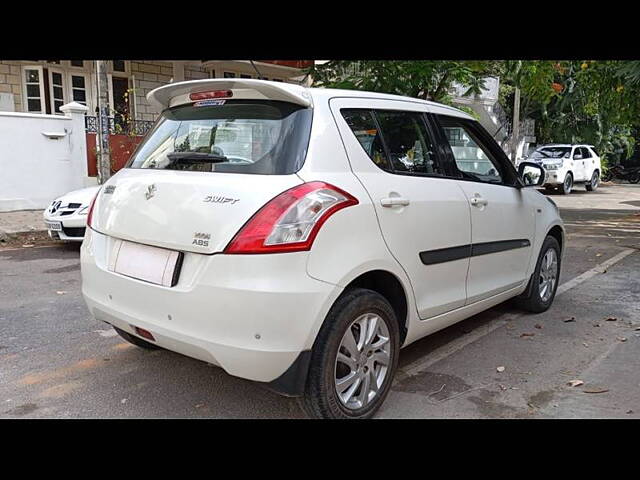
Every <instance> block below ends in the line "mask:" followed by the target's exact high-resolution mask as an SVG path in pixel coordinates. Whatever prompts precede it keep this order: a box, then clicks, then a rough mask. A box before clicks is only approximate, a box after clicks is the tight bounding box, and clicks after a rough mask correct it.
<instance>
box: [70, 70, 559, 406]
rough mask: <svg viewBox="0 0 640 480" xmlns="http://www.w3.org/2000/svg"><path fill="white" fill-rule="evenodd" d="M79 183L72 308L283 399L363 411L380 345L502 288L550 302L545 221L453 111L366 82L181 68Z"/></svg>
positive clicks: (382, 357)
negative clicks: (128, 153) (127, 150)
mask: <svg viewBox="0 0 640 480" xmlns="http://www.w3.org/2000/svg"><path fill="white" fill-rule="evenodd" d="M148 98H149V100H150V101H151V102H153V103H155V104H156V105H157V106H158V108H159V110H161V111H162V114H161V116H160V119H159V120H158V122H157V123H156V125H155V127H154V128H153V130H152V131H151V132H150V133H149V134H148V136H147V138H146V139H145V141H144V142H143V143H142V144H141V145H140V147H139V148H138V149H137V151H136V152H135V153H134V155H133V156H132V158H131V160H130V161H129V163H128V164H127V168H124V169H123V170H121V171H119V172H118V173H117V174H116V175H115V176H114V177H112V178H111V179H110V180H109V181H108V182H107V183H106V184H105V185H104V186H103V187H102V190H101V191H100V192H99V193H98V195H97V196H96V198H95V200H94V203H93V204H92V208H91V211H90V213H89V220H88V224H89V226H90V228H89V229H87V234H86V237H85V240H84V243H83V245H82V250H81V251H82V254H81V265H82V292H83V295H84V298H85V300H86V302H87V304H88V306H89V309H90V311H91V314H92V315H93V316H94V317H95V318H96V319H98V320H101V321H104V322H107V323H109V324H111V325H113V327H115V328H116V330H117V331H118V333H119V334H120V335H121V336H122V337H123V338H125V339H126V340H128V341H129V342H131V343H134V344H136V345H138V346H140V347H144V348H158V347H162V348H166V349H169V350H172V351H175V352H179V353H182V354H184V355H188V356H190V357H194V358H197V359H200V360H203V361H205V362H209V363H211V364H215V365H218V366H220V367H222V368H223V369H224V370H225V371H226V372H228V373H229V374H231V375H236V376H238V377H242V378H246V379H250V380H254V381H257V382H263V383H264V384H266V385H267V386H268V387H269V388H271V389H273V390H275V391H277V392H280V393H282V394H284V395H288V396H297V397H301V403H302V405H303V407H304V409H305V410H306V411H307V413H308V414H309V415H311V416H317V417H325V418H363V417H370V416H371V415H373V414H374V412H375V411H376V410H377V409H378V408H379V407H380V404H381V403H382V402H383V400H384V398H385V397H386V395H387V393H388V392H389V389H390V386H391V382H392V378H393V375H394V372H395V370H396V368H397V365H398V353H399V349H400V348H401V347H403V346H406V345H408V344H410V343H411V342H414V341H416V340H418V339H420V338H422V337H424V336H426V335H429V334H430V333H433V332H435V331H437V330H440V329H442V328H444V327H446V326H448V325H451V324H453V323H455V322H458V321H460V320H463V319H465V318H467V317H470V316H472V315H474V314H476V313H478V312H480V311H482V310H485V309H487V308H489V307H491V306H493V305H496V304H498V303H500V302H503V301H505V300H507V299H510V298H512V297H518V298H519V302H520V303H521V304H522V305H523V306H524V307H525V308H527V309H528V310H530V311H533V312H541V311H544V310H546V309H547V308H549V306H550V305H551V303H552V301H553V298H554V295H555V290H556V288H557V285H558V276H559V272H560V263H561V253H562V250H563V245H564V227H563V224H562V221H561V219H560V217H559V215H558V209H557V208H556V206H555V204H553V202H552V201H550V200H548V199H547V198H546V197H545V196H543V195H541V194H540V193H539V192H538V191H537V190H536V189H535V188H525V187H526V186H529V185H528V184H530V185H531V186H535V185H538V184H540V183H541V182H542V181H543V178H544V172H543V169H542V168H541V167H540V166H538V165H535V164H531V163H523V164H521V165H520V174H518V172H516V170H515V169H514V168H513V166H512V165H511V164H510V162H509V160H508V159H507V157H506V156H505V155H504V153H503V152H502V150H501V149H500V147H499V146H498V145H497V144H496V143H495V142H494V141H493V140H492V138H491V136H490V135H489V134H487V133H486V132H485V131H484V130H483V129H482V128H481V127H480V125H479V124H478V123H477V122H476V121H474V120H473V119H472V118H471V117H470V116H468V115H467V114H465V113H463V112H461V111H459V110H457V109H454V108H451V107H447V106H444V105H439V104H435V103H430V102H425V101H421V100H416V99H413V98H406V97H399V96H394V95H384V94H379V93H370V92H358V91H344V90H331V89H307V88H304V87H301V86H298V85H289V84H283V83H275V82H267V81H260V80H229V79H219V80H198V81H189V82H181V83H174V84H170V85H166V86H163V87H160V88H158V89H156V90H154V91H152V92H151V93H149V95H148Z"/></svg>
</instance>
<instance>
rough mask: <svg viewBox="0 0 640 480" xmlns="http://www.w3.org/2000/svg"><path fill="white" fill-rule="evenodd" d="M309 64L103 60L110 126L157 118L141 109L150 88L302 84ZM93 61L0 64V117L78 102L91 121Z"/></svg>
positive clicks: (51, 111) (52, 109) (48, 110)
mask: <svg viewBox="0 0 640 480" xmlns="http://www.w3.org/2000/svg"><path fill="white" fill-rule="evenodd" d="M312 63H313V62H312V61H309V60H293V61H291V60H266V61H254V62H251V61H248V60H193V61H184V60H175V61H172V60H170V61H157V60H109V61H108V78H109V81H108V84H109V85H108V86H109V105H110V108H111V109H112V112H111V113H112V115H113V116H114V118H115V124H116V125H121V124H123V123H124V121H125V120H129V121H130V120H134V121H143V122H151V121H154V120H155V119H156V117H157V115H158V113H159V112H157V111H155V109H154V108H153V107H152V106H151V105H149V104H148V103H147V99H146V95H147V93H149V92H150V91H151V90H153V89H154V88H157V87H159V86H162V85H165V84H167V83H171V82H178V81H183V80H197V79H203V78H261V79H268V80H274V81H281V82H292V83H305V82H306V81H307V80H306V79H305V74H304V69H305V68H307V67H309V66H311V65H312ZM96 84H97V82H96V67H95V62H94V61H93V60H36V61H27V60H0V111H10V112H23V113H33V114H51V115H62V112H61V111H60V107H61V106H62V105H64V104H66V103H69V102H78V103H81V104H83V105H86V106H87V107H88V109H89V110H88V115H94V114H95V111H96V107H97V98H98V95H97V87H96Z"/></svg>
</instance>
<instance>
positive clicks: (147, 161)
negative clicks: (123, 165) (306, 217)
mask: <svg viewBox="0 0 640 480" xmlns="http://www.w3.org/2000/svg"><path fill="white" fill-rule="evenodd" d="M311 118H312V113H311V109H308V108H302V107H300V106H297V105H294V104H292V103H287V102H276V101H262V100H227V101H224V102H223V103H222V102H221V103H220V104H218V105H207V106H201V107H197V106H194V105H184V106H179V107H175V108H171V109H168V110H165V111H164V112H162V115H161V116H160V118H159V119H158V122H157V123H156V125H155V126H154V128H153V129H152V131H151V132H149V134H148V135H147V138H145V140H144V142H143V143H142V144H141V145H140V147H139V148H138V149H137V150H136V152H135V154H134V155H133V156H132V158H131V159H130V160H129V163H128V164H127V167H128V168H154V169H160V170H186V171H198V172H222V173H253V174H263V175H287V174H292V173H295V172H297V171H298V170H300V168H301V167H302V164H303V163H304V159H305V156H306V151H307V147H308V143H309V134H310V131H311Z"/></svg>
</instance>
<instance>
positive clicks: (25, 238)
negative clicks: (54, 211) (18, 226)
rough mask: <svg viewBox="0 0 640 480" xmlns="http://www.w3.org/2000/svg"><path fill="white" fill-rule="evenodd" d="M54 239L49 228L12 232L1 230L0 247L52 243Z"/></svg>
mask: <svg viewBox="0 0 640 480" xmlns="http://www.w3.org/2000/svg"><path fill="white" fill-rule="evenodd" d="M52 241H53V240H52V239H51V238H50V237H49V233H48V232H47V230H30V231H26V232H10V233H9V232H5V231H3V230H0V247H7V246H21V245H25V244H26V245H30V244H42V243H51V242H52Z"/></svg>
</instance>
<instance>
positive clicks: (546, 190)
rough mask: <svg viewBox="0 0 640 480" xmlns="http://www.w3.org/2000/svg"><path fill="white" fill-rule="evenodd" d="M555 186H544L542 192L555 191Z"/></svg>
mask: <svg viewBox="0 0 640 480" xmlns="http://www.w3.org/2000/svg"><path fill="white" fill-rule="evenodd" d="M556 191H557V190H556V188H555V187H544V193H547V194H549V193H556Z"/></svg>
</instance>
